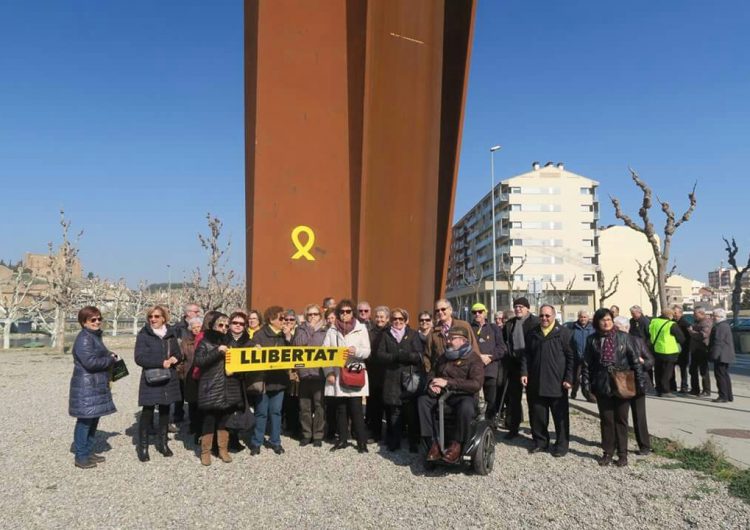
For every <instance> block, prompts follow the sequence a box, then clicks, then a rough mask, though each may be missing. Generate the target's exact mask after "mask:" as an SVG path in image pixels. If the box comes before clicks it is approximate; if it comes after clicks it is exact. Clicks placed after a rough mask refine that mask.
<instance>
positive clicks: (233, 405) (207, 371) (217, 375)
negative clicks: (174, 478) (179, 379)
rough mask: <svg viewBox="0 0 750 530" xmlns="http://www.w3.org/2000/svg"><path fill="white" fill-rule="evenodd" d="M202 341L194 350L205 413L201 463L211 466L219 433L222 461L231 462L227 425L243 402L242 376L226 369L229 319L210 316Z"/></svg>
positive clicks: (217, 315) (199, 399) (200, 399)
mask: <svg viewBox="0 0 750 530" xmlns="http://www.w3.org/2000/svg"><path fill="white" fill-rule="evenodd" d="M211 319H212V321H211V322H208V326H209V329H207V330H206V332H205V335H204V336H203V339H202V340H201V342H200V345H199V346H198V349H197V350H196V351H195V366H197V367H199V368H200V369H201V378H200V381H199V382H198V408H199V409H200V410H201V412H202V413H203V434H202V436H201V464H203V465H204V466H210V465H211V445H212V444H213V441H214V431H216V438H217V445H218V447H219V458H220V459H221V460H222V462H231V461H232V457H231V456H229V452H228V446H229V431H227V428H226V425H227V420H228V419H229V416H230V415H231V414H232V412H234V411H235V410H236V409H237V408H238V407H240V406H241V405H242V404H243V403H244V401H243V399H242V384H241V383H240V379H239V377H235V376H233V375H228V374H227V373H226V371H225V370H224V355H225V354H226V351H227V349H228V346H227V345H228V343H229V337H228V336H227V329H228V327H229V318H228V317H227V316H226V315H225V314H224V313H215V314H213V315H211Z"/></svg>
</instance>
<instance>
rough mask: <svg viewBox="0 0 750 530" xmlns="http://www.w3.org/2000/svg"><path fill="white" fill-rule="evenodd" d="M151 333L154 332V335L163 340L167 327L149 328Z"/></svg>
mask: <svg viewBox="0 0 750 530" xmlns="http://www.w3.org/2000/svg"><path fill="white" fill-rule="evenodd" d="M151 331H153V332H154V335H156V336H157V337H159V338H160V339H163V338H164V336H165V335H166V334H167V326H162V327H160V328H153V327H152V328H151Z"/></svg>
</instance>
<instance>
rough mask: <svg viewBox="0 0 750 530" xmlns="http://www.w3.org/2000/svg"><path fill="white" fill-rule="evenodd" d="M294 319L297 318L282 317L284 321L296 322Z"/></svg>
mask: <svg viewBox="0 0 750 530" xmlns="http://www.w3.org/2000/svg"><path fill="white" fill-rule="evenodd" d="M296 321H297V319H296V318H294V317H292V318H285V319H284V322H296Z"/></svg>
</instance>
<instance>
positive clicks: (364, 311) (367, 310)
mask: <svg viewBox="0 0 750 530" xmlns="http://www.w3.org/2000/svg"><path fill="white" fill-rule="evenodd" d="M357 311H359V312H360V313H369V312H370V310H369V309H357Z"/></svg>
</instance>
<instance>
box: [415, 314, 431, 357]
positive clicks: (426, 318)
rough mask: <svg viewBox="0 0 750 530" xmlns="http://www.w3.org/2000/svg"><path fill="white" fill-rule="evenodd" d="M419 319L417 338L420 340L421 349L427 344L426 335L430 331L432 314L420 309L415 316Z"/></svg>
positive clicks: (427, 335) (428, 334)
mask: <svg viewBox="0 0 750 530" xmlns="http://www.w3.org/2000/svg"><path fill="white" fill-rule="evenodd" d="M417 318H418V319H419V329H418V330H417V335H418V336H419V340H421V341H422V346H423V349H424V347H426V346H427V337H429V336H430V332H432V314H431V313H430V312H429V311H422V312H421V313H419V316H418V317H417Z"/></svg>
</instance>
